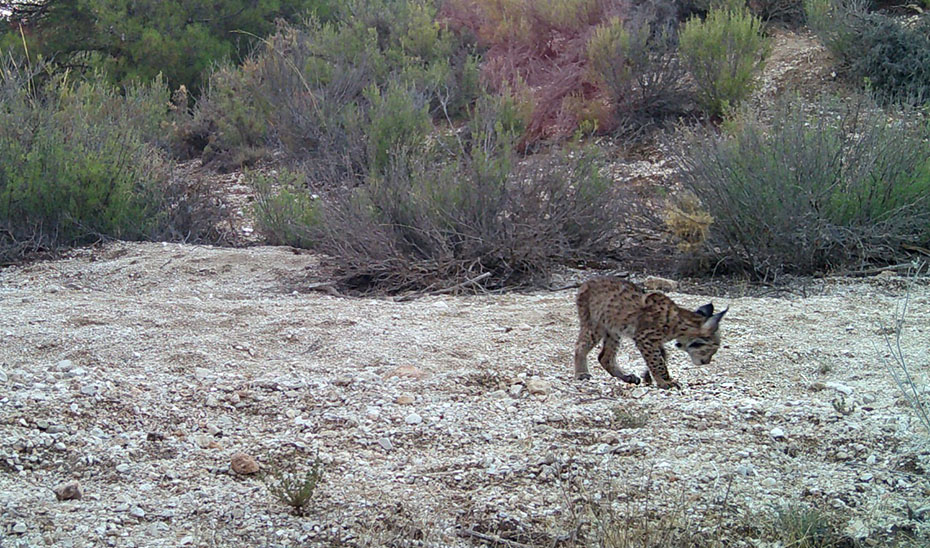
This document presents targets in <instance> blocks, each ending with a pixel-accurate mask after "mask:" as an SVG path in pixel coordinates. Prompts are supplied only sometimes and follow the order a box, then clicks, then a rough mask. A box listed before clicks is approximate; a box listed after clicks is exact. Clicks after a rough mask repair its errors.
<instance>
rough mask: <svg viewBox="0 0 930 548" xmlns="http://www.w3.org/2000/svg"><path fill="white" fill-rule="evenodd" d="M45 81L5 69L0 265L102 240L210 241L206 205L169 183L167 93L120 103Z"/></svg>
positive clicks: (8, 64)
mask: <svg viewBox="0 0 930 548" xmlns="http://www.w3.org/2000/svg"><path fill="white" fill-rule="evenodd" d="M39 72H40V70H39V69H35V70H33V69H31V68H30V67H28V66H21V65H17V64H16V63H15V62H14V61H12V60H11V59H10V58H7V59H6V60H5V61H3V62H0V90H2V91H0V93H2V95H0V102H2V108H0V260H2V261H8V260H13V259H15V258H16V257H17V256H18V255H19V254H20V253H23V252H25V251H29V250H37V249H48V248H55V247H59V246H69V245H74V244H80V243H86V242H90V241H95V240H98V239H100V238H103V237H111V238H123V239H141V238H160V237H171V238H187V237H190V238H199V237H209V233H210V231H211V230H213V227H212V226H210V224H211V219H209V217H210V214H209V213H206V211H207V209H209V207H207V205H208V199H207V198H197V197H195V196H193V195H192V194H191V192H192V190H193V189H192V188H191V187H189V186H188V185H186V184H184V183H182V182H179V181H174V180H172V179H171V178H170V177H169V171H170V169H169V168H170V164H169V163H168V162H167V161H166V160H165V159H164V155H163V154H162V151H161V150H160V149H159V148H158V145H157V141H158V139H157V138H156V137H155V136H156V135H158V134H159V131H160V130H161V129H162V128H163V124H165V123H167V121H168V92H167V88H166V87H165V86H164V85H163V84H158V83H156V84H154V85H149V86H134V87H131V88H129V89H128V90H126V92H125V93H124V94H121V93H119V92H118V91H116V90H114V89H112V88H110V87H109V86H108V85H106V84H104V83H102V82H101V81H99V80H95V81H85V82H74V81H71V80H70V79H69V78H68V75H67V74H64V75H61V76H53V77H47V78H45V79H44V82H40V79H38V78H35V77H34V76H36V74H38V73H39ZM152 141H155V143H154V144H153V142H152ZM201 208H203V210H202V212H203V215H201V214H200V213H199V212H200V210H201ZM195 210H197V211H198V212H197V213H195Z"/></svg>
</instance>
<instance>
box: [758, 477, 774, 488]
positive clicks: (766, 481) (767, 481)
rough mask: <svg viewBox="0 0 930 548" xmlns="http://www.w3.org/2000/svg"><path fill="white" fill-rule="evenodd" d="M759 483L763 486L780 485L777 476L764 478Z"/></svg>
mask: <svg viewBox="0 0 930 548" xmlns="http://www.w3.org/2000/svg"><path fill="white" fill-rule="evenodd" d="M759 484H760V485H761V486H762V487H775V486H776V485H778V481H776V480H775V478H765V479H764V480H762V481H761V482H759Z"/></svg>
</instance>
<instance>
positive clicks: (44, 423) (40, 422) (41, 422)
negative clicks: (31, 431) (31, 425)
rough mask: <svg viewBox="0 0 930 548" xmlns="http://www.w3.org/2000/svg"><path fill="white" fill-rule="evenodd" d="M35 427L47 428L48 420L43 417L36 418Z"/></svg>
mask: <svg viewBox="0 0 930 548" xmlns="http://www.w3.org/2000/svg"><path fill="white" fill-rule="evenodd" d="M36 427H37V428H38V429H39V430H48V421H47V420H45V419H38V420H36Z"/></svg>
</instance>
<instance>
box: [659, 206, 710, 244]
mask: <svg viewBox="0 0 930 548" xmlns="http://www.w3.org/2000/svg"><path fill="white" fill-rule="evenodd" d="M713 222H714V218H713V217H711V216H710V214H709V213H707V211H706V210H705V209H704V206H703V205H701V200H700V199H699V198H698V197H697V196H696V195H695V194H694V193H693V192H688V191H685V192H679V193H676V194H675V195H674V196H672V197H671V199H670V200H669V201H668V204H666V207H665V226H666V228H667V229H668V231H669V232H670V233H671V234H672V236H673V237H674V238H675V239H676V240H677V241H678V249H680V250H681V251H684V252H685V253H690V252H692V251H696V250H697V249H698V248H700V247H701V246H702V245H704V241H705V240H707V234H708V231H709V230H710V225H711V224H712V223H713Z"/></svg>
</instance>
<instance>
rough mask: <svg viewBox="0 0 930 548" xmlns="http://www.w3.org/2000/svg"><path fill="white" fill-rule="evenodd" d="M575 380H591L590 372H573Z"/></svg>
mask: <svg viewBox="0 0 930 548" xmlns="http://www.w3.org/2000/svg"><path fill="white" fill-rule="evenodd" d="M575 380H578V381H588V380H591V373H575Z"/></svg>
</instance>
